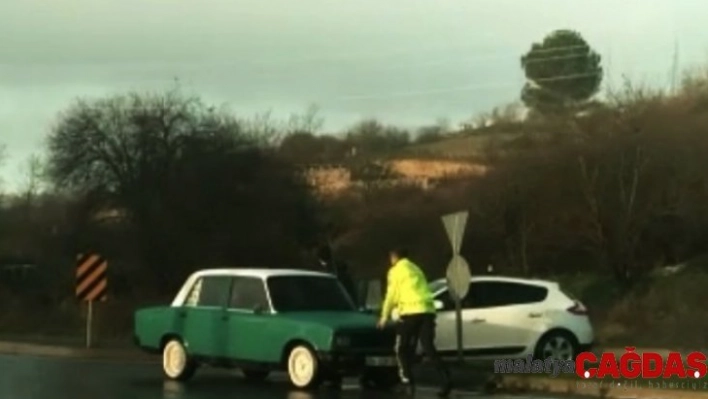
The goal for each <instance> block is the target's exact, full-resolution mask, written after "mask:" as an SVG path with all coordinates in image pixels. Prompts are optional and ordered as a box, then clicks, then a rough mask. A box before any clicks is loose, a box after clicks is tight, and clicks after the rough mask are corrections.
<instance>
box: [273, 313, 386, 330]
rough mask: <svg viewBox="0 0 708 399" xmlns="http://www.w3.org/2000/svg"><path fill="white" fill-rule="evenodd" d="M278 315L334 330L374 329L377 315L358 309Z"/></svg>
mask: <svg viewBox="0 0 708 399" xmlns="http://www.w3.org/2000/svg"><path fill="white" fill-rule="evenodd" d="M278 316H280V317H282V318H284V319H286V320H293V321H296V322H298V323H309V324H316V325H319V326H323V327H329V328H332V329H334V330H349V329H369V328H370V329H374V328H376V320H377V319H376V316H375V315H373V314H369V313H363V312H358V311H351V312H285V313H280V314H278Z"/></svg>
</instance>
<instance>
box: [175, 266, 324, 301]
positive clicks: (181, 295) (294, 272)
mask: <svg viewBox="0 0 708 399" xmlns="http://www.w3.org/2000/svg"><path fill="white" fill-rule="evenodd" d="M204 276H242V277H255V278H260V279H264V280H265V279H266V278H268V277H275V276H313V277H332V278H333V277H334V276H333V275H332V274H329V273H323V272H315V271H310V270H298V269H266V268H238V269H237V268H215V269H204V270H200V271H197V272H194V273H192V274H191V275H190V276H189V277H188V278H187V280H186V281H185V282H184V284H183V285H182V288H181V289H180V290H179V292H178V293H177V295H176V296H175V298H174V300H173V301H172V306H182V304H183V303H184V302H185V300H186V299H187V296H188V295H189V291H190V289H191V288H192V286H193V285H194V283H195V282H196V281H197V280H199V279H200V278H201V277H204Z"/></svg>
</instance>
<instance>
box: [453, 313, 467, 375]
mask: <svg viewBox="0 0 708 399" xmlns="http://www.w3.org/2000/svg"><path fill="white" fill-rule="evenodd" d="M455 325H456V327H457V328H456V330H457V362H458V363H460V364H462V363H464V361H465V360H464V359H465V358H464V356H463V353H462V300H460V299H457V300H456V301H455Z"/></svg>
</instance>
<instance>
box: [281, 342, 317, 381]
mask: <svg viewBox="0 0 708 399" xmlns="http://www.w3.org/2000/svg"><path fill="white" fill-rule="evenodd" d="M319 366H320V365H319V360H318V359H317V355H315V353H314V352H313V351H312V350H311V349H310V348H308V347H307V346H305V345H298V346H296V347H294V348H293V349H292V350H291V351H290V354H289V355H288V376H289V377H290V383H292V384H293V385H294V386H295V387H297V388H301V389H305V388H313V387H314V386H316V385H317V384H319V383H320V381H321V379H320V370H319Z"/></svg>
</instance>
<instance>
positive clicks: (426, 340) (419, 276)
mask: <svg viewBox="0 0 708 399" xmlns="http://www.w3.org/2000/svg"><path fill="white" fill-rule="evenodd" d="M389 258H390V261H391V268H390V269H389V271H388V284H387V288H386V297H385V299H384V303H383V308H382V310H381V318H380V319H379V322H378V327H379V328H384V326H385V325H386V323H387V322H388V320H389V319H390V317H391V312H392V311H393V310H394V309H396V311H397V312H398V315H399V321H398V326H397V329H398V333H397V336H396V348H395V349H396V358H397V360H398V366H399V373H400V378H401V383H402V384H403V386H404V387H405V389H406V391H407V392H408V393H409V394H413V393H414V392H415V382H414V381H413V373H412V366H413V363H414V362H415V357H416V349H417V347H418V340H420V344H421V346H422V347H423V351H424V354H425V356H426V357H427V358H428V359H430V360H431V361H432V362H433V363H434V366H435V368H436V370H437V372H438V373H439V375H440V380H441V381H440V382H441V386H442V389H441V391H440V393H439V396H440V397H446V396H448V395H449V394H450V391H451V389H452V381H451V378H450V372H449V370H448V369H447V367H446V366H445V363H444V362H443V361H442V359H441V358H440V356H438V353H437V349H436V348H435V305H434V303H433V295H432V292H430V288H428V280H427V279H426V278H425V274H424V273H423V271H422V270H420V268H419V267H418V266H417V265H416V264H415V263H413V262H411V261H410V260H409V259H408V253H407V251H406V250H404V249H397V250H393V251H391V252H390V253H389Z"/></svg>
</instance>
